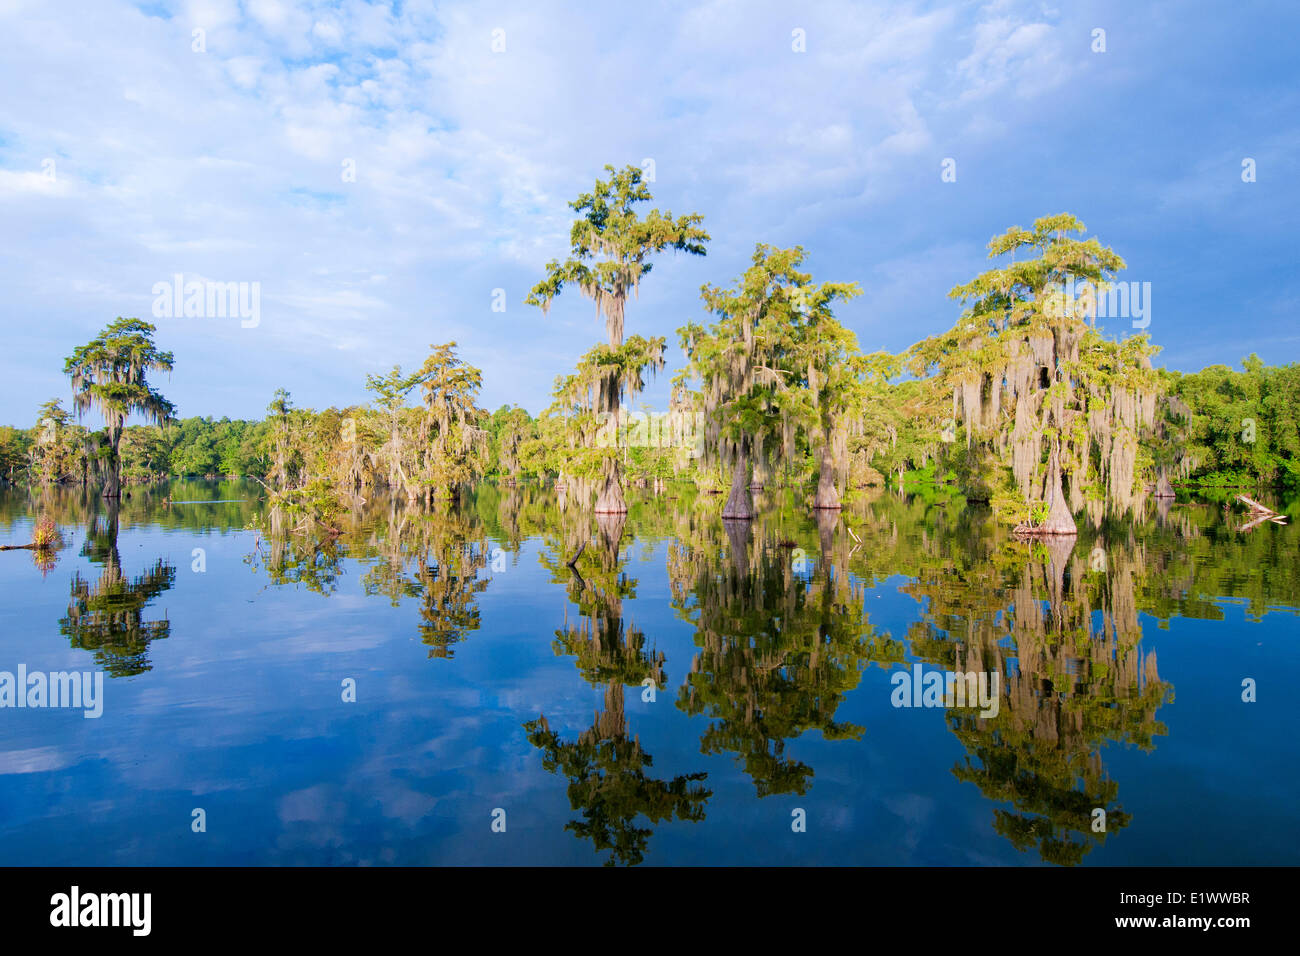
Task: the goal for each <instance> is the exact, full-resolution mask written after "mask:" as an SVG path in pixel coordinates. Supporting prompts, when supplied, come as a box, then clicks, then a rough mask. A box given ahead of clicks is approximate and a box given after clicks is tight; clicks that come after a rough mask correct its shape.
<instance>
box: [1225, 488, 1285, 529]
mask: <svg viewBox="0 0 1300 956" xmlns="http://www.w3.org/2000/svg"><path fill="white" fill-rule="evenodd" d="M1237 500H1238V501H1240V502H1241V503H1242V504H1244V505H1245V506H1246V507H1247V508H1248V509H1249V514H1250V518H1251V520H1250V521H1247V522H1246V523H1245V524H1244V525H1242V526H1241V527H1240V528H1239V529H1238V530H1239V531H1250V530H1251V529H1252V528H1254V527H1255V526H1256V525H1260V524H1263V523H1264V522H1265V521H1272V522H1273V523H1274V524H1286V515H1284V514H1280V513H1278V512H1276V511H1274V510H1273V509H1272V508H1269V507H1267V506H1265V505H1262V504H1260V503H1259V502H1258V501H1256V500H1255V499H1254V498H1247V497H1246V496H1245V495H1237Z"/></svg>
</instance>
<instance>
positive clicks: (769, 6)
mask: <svg viewBox="0 0 1300 956" xmlns="http://www.w3.org/2000/svg"><path fill="white" fill-rule="evenodd" d="M1098 28H1100V29H1103V30H1105V45H1106V50H1105V52H1094V50H1093V46H1094V42H1095V41H1094V30H1096V29H1098ZM195 30H202V31H203V33H202V34H201V36H202V41H203V42H202V44H201V45H202V47H203V50H202V51H196V50H195V49H194V46H195V45H196V41H195V32H194V31H195ZM497 30H499V31H504V32H503V33H498V34H496V36H497V37H498V40H499V39H500V38H501V37H504V47H505V48H504V51H501V52H496V51H494V50H493V36H494V33H493V31H497ZM795 30H801V31H803V36H804V37H805V38H806V39H805V46H806V50H805V51H804V52H797V51H796V50H794V49H793V47H794V46H795V45H797V44H795V43H794V41H793V39H792V38H793V36H794V31H795ZM1298 32H1300V6H1297V5H1292V4H1276V3H1249V2H1247V3H1235V4H1231V5H1225V4H1222V3H1208V2H1207V3H1144V4H1140V5H1135V4H1132V3H1130V2H1121V3H1069V4H1066V3H1059V4H1043V3H1020V2H1013V0H994V2H988V3H980V2H971V3H838V2H835V3H810V4H806V5H791V4H781V3H740V2H712V3H698V4H689V3H638V4H635V5H611V4H602V3H570V4H550V3H539V2H535V0H534V2H520V3H420V2H401V3H396V2H393V3H382V2H375V3H367V2H362V0H345V2H301V3H291V2H288V0H242V2H238V0H176V2H170V0H158V2H152V3H146V4H139V3H128V2H119V0H67V2H60V3H57V4H51V3H43V2H27V0H0V89H2V90H3V95H0V222H3V225H4V240H3V241H4V255H3V257H0V283H2V284H3V288H4V296H3V298H2V299H0V315H3V321H4V329H5V332H6V336H5V343H6V346H7V348H6V349H5V350H4V351H3V352H2V353H0V378H2V379H3V381H4V382H5V386H4V388H3V389H0V422H11V423H15V424H24V425H26V424H30V423H31V422H32V420H33V419H34V417H35V410H36V407H37V405H38V404H39V403H40V402H42V401H44V400H45V399H47V398H51V397H64V398H65V399H66V396H67V395H68V394H69V386H68V382H67V379H66V378H65V377H64V376H63V375H62V371H61V370H62V364H63V358H64V357H65V356H66V355H68V354H69V353H70V352H71V351H72V349H73V348H74V347H75V346H76V345H78V344H80V343H82V342H84V341H85V340H87V339H88V338H90V337H91V336H92V335H94V334H95V332H96V331H98V330H99V329H100V328H102V327H103V326H104V325H105V324H106V323H107V322H108V321H110V320H111V319H112V318H113V317H115V316H118V315H134V316H139V317H141V318H145V319H148V320H150V321H154V322H156V324H157V325H158V326H159V331H158V335H157V339H158V342H159V344H160V345H161V346H162V347H164V348H167V349H171V350H172V351H173V352H174V353H175V356H176V370H175V372H174V374H173V375H172V376H171V378H170V380H168V379H163V380H162V381H161V382H160V383H159V384H160V386H161V388H162V390H163V391H164V393H165V394H166V395H168V397H170V398H171V399H172V400H173V401H174V402H175V403H176V404H177V406H178V411H179V413H180V414H181V415H183V416H189V415H214V416H217V417H220V416H221V415H229V416H230V417H260V415H261V414H262V412H263V410H264V408H265V406H266V404H267V402H268V401H269V400H270V397H271V394H272V393H273V392H274V390H275V389H276V388H277V387H281V386H283V387H285V388H288V389H289V390H290V391H291V392H292V394H293V396H294V399H295V400H296V401H297V403H298V404H300V405H304V406H310V407H315V408H324V407H326V406H328V405H331V404H332V405H337V406H342V405H346V404H350V403H354V402H359V401H364V400H365V399H366V398H367V395H366V392H365V390H364V381H365V376H366V374H367V373H369V372H383V371H385V370H387V369H388V368H390V367H391V366H392V365H393V364H394V363H400V364H402V365H403V366H404V367H406V368H411V367H414V366H415V365H418V364H419V363H420V362H421V361H422V360H423V358H424V356H425V355H426V354H427V350H428V346H429V345H430V344H432V343H439V342H444V341H448V340H453V339H454V340H455V341H457V342H458V343H459V344H460V347H461V353H462V355H463V356H464V357H465V358H466V359H467V360H468V361H470V362H472V363H473V364H475V365H478V366H479V367H481V368H482V369H483V371H484V388H483V393H482V396H481V401H482V404H483V405H485V406H486V407H488V408H496V407H498V406H499V405H501V404H503V403H518V404H521V405H523V406H525V407H526V408H528V409H530V410H531V411H533V412H537V411H539V410H540V409H541V408H542V407H544V406H545V404H546V403H547V401H548V395H549V391H550V388H551V384H552V381H553V379H554V377H555V375H556V374H557V373H560V372H562V371H565V370H568V369H570V368H572V366H573V365H574V363H575V362H576V360H577V359H578V357H579V356H580V355H581V354H582V353H583V352H584V351H586V350H587V349H588V348H589V347H590V346H591V345H592V344H594V343H595V342H596V341H598V340H600V339H601V337H602V335H603V327H602V325H601V323H600V322H599V321H598V320H597V318H596V315H595V310H594V307H593V306H592V304H591V303H590V302H589V301H587V300H584V299H581V298H580V297H578V296H577V295H576V294H571V293H570V292H566V293H565V295H564V296H562V297H561V299H560V300H558V301H557V303H556V306H555V308H553V309H552V311H551V313H550V315H549V316H543V315H542V314H541V312H540V311H539V310H537V309H534V308H530V307H528V306H525V305H524V304H523V298H524V296H525V295H526V293H527V290H528V288H529V287H530V286H531V285H532V283H534V282H535V281H536V280H537V279H538V278H539V277H540V275H541V270H542V267H543V265H544V263H545V262H546V261H547V260H549V259H551V258H557V257H562V256H563V255H564V254H565V253H566V252H567V234H568V226H569V222H570V220H571V216H572V213H571V211H570V210H569V209H568V207H567V203H568V201H569V200H571V199H572V198H574V197H575V196H576V195H577V194H578V193H579V192H582V191H585V190H587V189H589V188H590V186H591V184H592V182H593V181H594V179H595V177H596V176H597V175H598V174H600V173H601V170H602V167H603V166H604V165H605V164H606V163H611V164H614V165H618V166H621V165H624V164H627V163H634V164H636V165H641V164H642V163H643V162H644V161H645V160H647V159H651V160H653V161H654V178H655V181H654V183H653V184H652V185H651V189H652V190H653V191H654V193H655V203H654V205H656V206H658V207H660V208H661V209H666V210H671V211H672V212H673V213H675V214H681V213H684V212H699V213H701V214H702V215H703V216H704V219H705V224H706V227H707V228H708V230H709V231H710V233H711V234H712V236H713V242H712V243H711V245H710V249H709V254H708V256H707V257H705V258H694V257H688V258H683V257H673V256H666V257H664V258H662V259H661V260H659V261H658V262H657V263H656V266H655V269H654V272H653V273H652V274H651V275H650V277H649V278H648V279H647V281H646V282H645V283H644V285H643V286H642V288H641V292H640V296H639V298H638V299H637V300H635V301H633V302H631V303H630V304H629V307H628V314H627V331H628V334H634V333H641V334H645V335H665V336H667V337H668V338H669V342H670V344H671V345H673V346H674V347H673V349H672V350H671V351H670V355H669V366H670V369H669V371H670V372H671V369H672V368H673V367H675V366H677V365H680V363H681V355H680V352H679V351H677V349H676V347H675V345H676V335H675V330H676V329H677V328H678V327H679V326H680V325H682V324H684V323H685V322H687V321H689V320H691V319H700V318H702V317H703V313H702V311H701V308H700V302H699V288H700V286H701V284H703V283H705V282H711V283H714V284H726V283H730V282H731V280H732V279H733V278H734V277H735V276H736V275H738V274H739V273H740V272H741V271H742V270H743V269H744V268H745V266H746V265H747V264H748V259H749V256H750V254H751V252H752V250H753V246H754V243H755V242H757V241H763V242H768V243H773V244H777V245H783V246H784V245H795V244H799V245H803V246H804V247H805V248H806V249H807V250H808V260H807V263H806V265H807V267H808V268H809V270H810V271H811V272H812V273H813V275H814V277H815V278H816V279H818V280H832V279H833V280H845V281H847V280H856V281H858V282H860V283H861V284H862V287H863V290H864V294H863V295H862V296H861V297H860V298H858V299H856V300H854V301H853V302H851V303H849V304H847V305H845V306H844V307H843V309H842V310H841V312H840V315H841V318H842V319H843V321H844V322H845V323H846V324H847V325H849V326H850V327H851V328H853V329H854V331H855V332H856V333H857V335H858V338H859V342H860V344H861V345H862V347H863V348H864V349H865V350H868V351H873V350H876V349H889V350H892V351H898V350H901V349H904V348H906V347H907V346H908V345H910V344H911V343H912V342H914V341H915V340H917V339H918V338H921V337H923V336H925V335H927V334H930V333H933V332H937V331H940V330H942V329H944V328H947V327H948V326H950V325H951V324H952V323H953V322H954V321H955V319H956V317H957V315H958V314H959V311H960V307H959V306H958V305H957V304H956V303H954V302H952V301H950V300H949V299H948V298H947V292H948V290H949V289H950V288H952V286H953V285H955V284H957V283H959V282H963V281H966V280H968V279H969V278H971V277H972V276H973V275H975V274H976V273H977V272H978V271H980V270H981V269H982V268H984V267H985V266H986V259H985V245H986V243H987V242H988V240H989V238H990V237H992V236H993V235H995V234H997V233H1000V232H1002V231H1003V230H1005V229H1006V228H1007V227H1008V226H1011V225H1024V226H1028V225H1029V224H1030V223H1031V221H1032V220H1033V219H1034V218H1036V217H1038V216H1043V215H1049V214H1053V213H1057V212H1062V211H1069V212H1072V213H1074V214H1075V215H1077V216H1079V218H1080V219H1082V220H1083V221H1084V223H1086V224H1087V226H1088V229H1089V232H1090V234H1094V235H1096V236H1098V237H1099V238H1100V239H1101V241H1102V242H1103V243H1105V244H1107V245H1110V246H1111V247H1113V248H1114V249H1115V251H1116V252H1118V253H1119V254H1120V255H1121V256H1123V257H1124V258H1125V260H1126V261H1127V263H1128V266H1129V268H1128V270H1127V272H1126V273H1124V274H1123V275H1122V278H1124V279H1127V280H1129V281H1136V282H1150V283H1151V286H1150V288H1151V296H1152V299H1151V324H1150V327H1149V328H1148V329H1147V331H1148V332H1149V333H1150V334H1151V336H1152V338H1153V340H1154V341H1155V342H1156V343H1157V344H1159V345H1161V346H1163V348H1164V351H1163V353H1162V354H1161V356H1160V357H1159V359H1158V361H1159V362H1161V363H1163V364H1165V365H1167V366H1169V367H1171V368H1179V369H1185V370H1192V369H1196V368H1200V367H1202V366H1204V365H1207V364H1211V363H1218V362H1222V363H1228V364H1237V363H1239V361H1240V359H1241V358H1242V357H1243V356H1244V355H1246V354H1248V353H1249V352H1252V351H1254V352H1257V353H1259V354H1260V355H1261V356H1262V357H1263V358H1264V359H1265V360H1266V361H1269V362H1273V363H1279V362H1293V361H1296V360H1297V359H1300V323H1297V321H1296V316H1297V311H1298V306H1300V270H1298V269H1297V265H1296V263H1297V253H1296V242H1295V238H1294V234H1293V224H1294V223H1295V222H1296V221H1297V219H1298V218H1300V217H1298V215H1297V214H1298V213H1300V203H1298V201H1297V200H1298V199H1300V124H1298V123H1297V117H1300V83H1297V79H1298V78H1300V67H1298V66H1297V60H1298V58H1297V57H1296V54H1295V50H1296V46H1295V37H1296V36H1297V33H1298ZM498 45H500V44H499V43H498ZM948 158H951V159H953V160H955V163H956V173H957V177H956V181H955V182H943V181H942V180H941V168H942V164H943V162H944V160H945V159H948ZM1246 158H1251V159H1253V160H1254V161H1255V169H1256V181H1255V182H1252V183H1246V182H1243V181H1242V162H1243V160H1244V159H1246ZM51 160H52V161H53V162H52V166H51V164H50V162H49V161H51ZM349 160H351V161H353V162H354V168H355V170H356V175H355V182H346V181H344V176H343V172H342V171H343V168H344V163H345V162H347V161H349ZM51 170H52V173H53V175H52V176H51V175H50V173H51ZM177 273H180V274H182V275H183V276H185V277H186V279H187V280H188V279H195V278H197V279H200V280H209V281H216V282H249V283H252V282H257V283H260V289H261V308H260V313H261V314H260V321H259V323H258V324H257V326H256V327H253V328H244V327H241V323H240V322H239V320H238V319H234V318H216V317H212V318H188V319H187V318H164V319H154V318H153V317H152V312H151V310H152V307H153V302H154V294H153V291H152V290H153V288H154V285H155V284H156V283H158V282H161V281H169V280H170V279H171V277H172V276H174V275H175V274H177ZM498 288H499V289H504V290H505V295H506V299H505V301H506V309H505V311H504V312H494V311H493V310H492V301H493V290H494V289H498ZM575 292H576V290H575ZM1105 324H1106V325H1107V327H1108V331H1111V332H1113V333H1117V334H1129V333H1130V332H1131V331H1132V330H1131V328H1130V327H1129V325H1130V323H1129V321H1128V320H1121V321H1116V322H1114V323H1105ZM1112 326H1113V327H1112ZM666 378H667V376H661V378H660V379H659V381H658V384H656V385H654V386H652V388H651V389H650V390H649V392H648V393H647V395H646V400H647V401H648V402H649V403H650V404H652V405H654V406H656V407H662V402H663V393H664V388H663V383H664V382H665V381H666Z"/></svg>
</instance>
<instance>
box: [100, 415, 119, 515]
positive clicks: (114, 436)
mask: <svg viewBox="0 0 1300 956" xmlns="http://www.w3.org/2000/svg"><path fill="white" fill-rule="evenodd" d="M121 436H122V433H121V431H120V430H118V429H116V428H113V427H112V426H111V425H110V426H109V429H108V462H107V467H106V468H105V470H104V471H105V474H104V495H103V497H105V498H120V497H122V461H121V459H119V458H118V457H117V446H118V442H119V441H120V440H121Z"/></svg>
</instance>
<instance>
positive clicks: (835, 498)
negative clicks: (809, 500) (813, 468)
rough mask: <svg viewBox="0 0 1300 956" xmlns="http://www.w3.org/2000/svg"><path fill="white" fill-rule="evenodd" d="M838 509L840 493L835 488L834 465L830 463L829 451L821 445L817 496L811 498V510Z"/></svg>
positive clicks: (839, 506)
mask: <svg viewBox="0 0 1300 956" xmlns="http://www.w3.org/2000/svg"><path fill="white" fill-rule="evenodd" d="M840 508H841V505H840V491H839V489H838V488H836V487H835V465H834V463H833V462H832V461H831V455H830V449H829V448H827V447H826V446H825V445H823V446H822V450H821V471H820V473H819V475H818V477H817V494H816V496H815V497H814V498H813V510H814V511H839V510H840Z"/></svg>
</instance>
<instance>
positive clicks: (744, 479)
mask: <svg viewBox="0 0 1300 956" xmlns="http://www.w3.org/2000/svg"><path fill="white" fill-rule="evenodd" d="M722 517H723V519H724V520H728V521H748V520H749V519H750V518H753V517H754V496H753V495H752V494H751V493H750V491H749V460H748V459H747V458H746V457H745V456H744V455H741V456H740V457H738V458H737V459H736V470H735V471H734V472H732V475H731V494H729V495H727V503H726V504H725V505H723V507H722Z"/></svg>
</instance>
